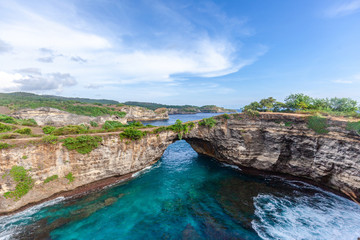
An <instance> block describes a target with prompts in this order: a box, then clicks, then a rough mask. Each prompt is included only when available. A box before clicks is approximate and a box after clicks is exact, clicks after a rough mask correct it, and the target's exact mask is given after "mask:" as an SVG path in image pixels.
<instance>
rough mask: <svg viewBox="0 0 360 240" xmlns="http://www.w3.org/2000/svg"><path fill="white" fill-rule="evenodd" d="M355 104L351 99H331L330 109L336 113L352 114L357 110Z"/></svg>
mask: <svg viewBox="0 0 360 240" xmlns="http://www.w3.org/2000/svg"><path fill="white" fill-rule="evenodd" d="M357 104H358V103H357V102H356V101H355V100H352V99H351V98H331V99H330V108H331V110H333V111H336V112H354V111H357V110H358V109H359V108H358V106H357Z"/></svg>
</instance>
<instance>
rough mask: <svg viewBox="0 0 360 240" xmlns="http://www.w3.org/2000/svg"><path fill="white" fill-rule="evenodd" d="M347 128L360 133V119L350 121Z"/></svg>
mask: <svg viewBox="0 0 360 240" xmlns="http://www.w3.org/2000/svg"><path fill="white" fill-rule="evenodd" d="M346 129H347V130H349V131H353V132H355V133H357V134H359V135H360V121H359V122H348V123H347V126H346Z"/></svg>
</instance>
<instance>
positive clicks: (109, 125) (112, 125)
mask: <svg viewBox="0 0 360 240" xmlns="http://www.w3.org/2000/svg"><path fill="white" fill-rule="evenodd" d="M126 126H127V125H126V124H122V123H121V122H118V121H105V123H104V125H103V126H102V128H103V129H105V130H114V129H119V128H122V127H126Z"/></svg>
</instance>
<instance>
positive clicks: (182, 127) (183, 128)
mask: <svg viewBox="0 0 360 240" xmlns="http://www.w3.org/2000/svg"><path fill="white" fill-rule="evenodd" d="M194 127H195V124H194V123H193V122H189V123H184V124H183V123H182V122H181V120H179V119H178V120H176V122H175V124H173V125H171V126H168V127H166V128H165V129H166V130H171V131H173V132H176V133H178V137H179V139H180V140H181V139H182V137H183V135H184V134H187V133H189V131H190V130H191V129H193V128H194Z"/></svg>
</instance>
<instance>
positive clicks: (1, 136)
mask: <svg viewBox="0 0 360 240" xmlns="http://www.w3.org/2000/svg"><path fill="white" fill-rule="evenodd" d="M14 138H16V134H12V133H9V134H2V135H0V139H14Z"/></svg>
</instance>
